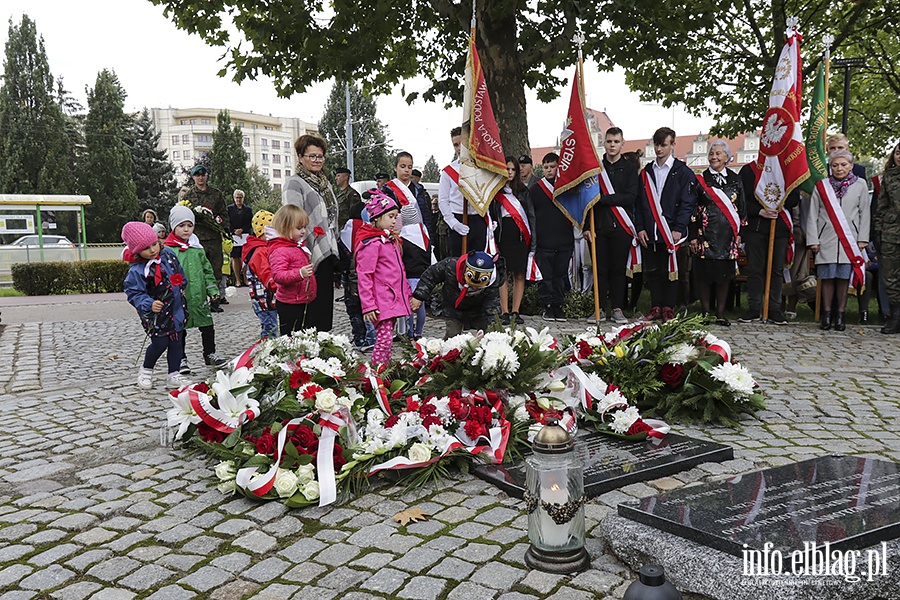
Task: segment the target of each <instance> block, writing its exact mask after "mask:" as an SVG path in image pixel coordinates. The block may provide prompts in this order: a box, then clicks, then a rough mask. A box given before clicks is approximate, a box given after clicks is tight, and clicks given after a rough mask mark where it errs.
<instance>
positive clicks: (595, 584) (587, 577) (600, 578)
mask: <svg viewBox="0 0 900 600" xmlns="http://www.w3.org/2000/svg"><path fill="white" fill-rule="evenodd" d="M620 583H622V580H621V579H620V578H619V577H616V576H615V575H612V574H610V573H605V572H603V571H598V570H596V569H590V570H587V571H585V572H584V573H579V574H578V575H577V576H575V578H574V579H572V581H570V582H569V585H571V586H572V587H576V588H581V589H585V590H589V591H591V592H593V593H594V594H598V595H602V594H606V593H607V592H609V591H610V590H612V589H613V588H614V587H616V586H617V585H619V584H620Z"/></svg>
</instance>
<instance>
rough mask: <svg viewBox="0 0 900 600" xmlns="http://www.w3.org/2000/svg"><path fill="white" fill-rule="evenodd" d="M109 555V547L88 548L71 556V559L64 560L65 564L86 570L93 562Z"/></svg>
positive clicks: (110, 552) (110, 551)
mask: <svg viewBox="0 0 900 600" xmlns="http://www.w3.org/2000/svg"><path fill="white" fill-rule="evenodd" d="M110 556H112V550H109V549H102V550H100V549H97V550H88V551H86V552H82V553H81V554H77V555H76V556H74V557H72V559H71V560H69V561H68V562H66V566H67V567H72V568H73V569H75V570H76V571H79V572H81V571H85V570H87V569H88V568H89V567H90V566H91V565H93V564H96V563H98V562H101V561H103V560H106V559H107V558H108V557H110Z"/></svg>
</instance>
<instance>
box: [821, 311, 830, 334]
mask: <svg viewBox="0 0 900 600" xmlns="http://www.w3.org/2000/svg"><path fill="white" fill-rule="evenodd" d="M819 329H821V330H822V331H828V330H829V329H831V312H830V311H827V310H826V311H823V312H822V322H821V323H819Z"/></svg>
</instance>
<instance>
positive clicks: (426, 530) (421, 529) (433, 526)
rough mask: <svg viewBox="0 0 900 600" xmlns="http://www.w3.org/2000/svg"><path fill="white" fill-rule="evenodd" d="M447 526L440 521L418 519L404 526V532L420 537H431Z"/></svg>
mask: <svg viewBox="0 0 900 600" xmlns="http://www.w3.org/2000/svg"><path fill="white" fill-rule="evenodd" d="M446 528H447V525H445V524H443V523H441V522H440V521H419V522H418V523H410V524H409V525H407V526H406V532H407V533H411V534H413V535H420V536H422V537H431V536H433V535H436V534H438V533H439V532H441V531H443V530H444V529H446Z"/></svg>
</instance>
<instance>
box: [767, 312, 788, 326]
mask: <svg viewBox="0 0 900 600" xmlns="http://www.w3.org/2000/svg"><path fill="white" fill-rule="evenodd" d="M768 322H769V323H772V324H773V325H787V319H785V318H784V315H783V314H781V311H780V310H775V311H772V312H770V313H769V321H768Z"/></svg>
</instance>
